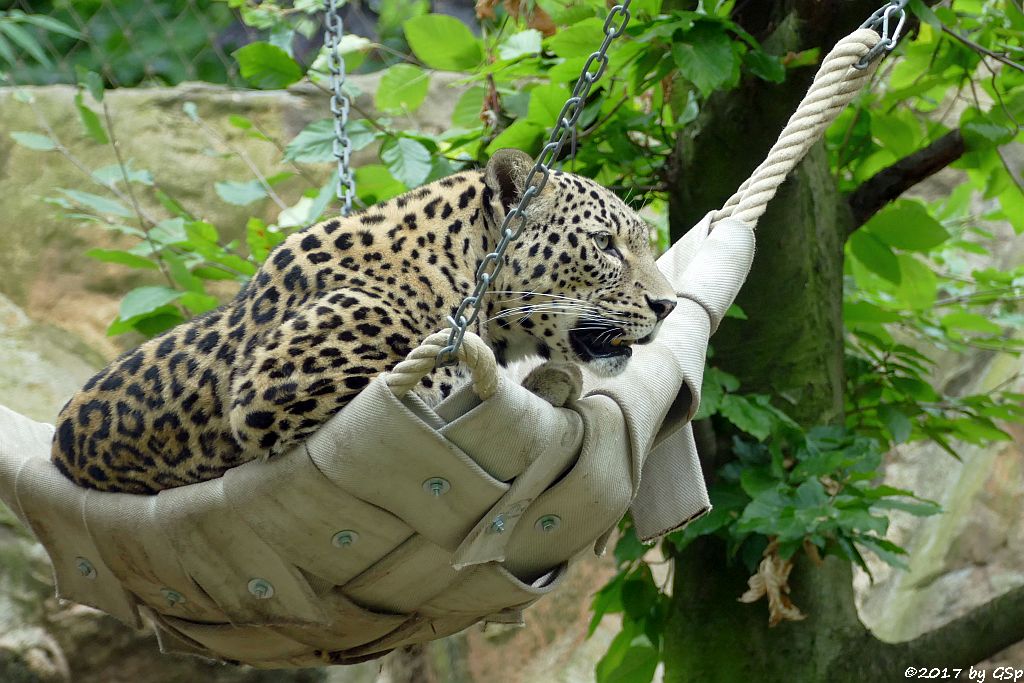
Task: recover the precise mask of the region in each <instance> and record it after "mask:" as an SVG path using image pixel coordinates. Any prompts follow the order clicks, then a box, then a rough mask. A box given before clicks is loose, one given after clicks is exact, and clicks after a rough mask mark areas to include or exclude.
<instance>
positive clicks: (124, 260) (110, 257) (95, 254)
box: [85, 249, 157, 270]
mask: <svg viewBox="0 0 1024 683" xmlns="http://www.w3.org/2000/svg"><path fill="white" fill-rule="evenodd" d="M85 255H86V256H88V257H89V258H94V259H96V260H97V261H106V262H107V263H120V264H123V265H126V266H130V267H131V268H144V269H146V270H156V268H157V265H156V264H155V263H153V262H152V261H150V260H149V259H148V258H144V257H142V256H137V255H135V254H133V253H131V252H128V251H121V250H120V249H90V250H89V251H87V252H85Z"/></svg>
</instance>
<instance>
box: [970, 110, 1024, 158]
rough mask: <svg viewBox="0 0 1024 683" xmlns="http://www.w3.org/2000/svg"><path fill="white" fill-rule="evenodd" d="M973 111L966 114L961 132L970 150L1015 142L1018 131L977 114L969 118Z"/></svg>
mask: <svg viewBox="0 0 1024 683" xmlns="http://www.w3.org/2000/svg"><path fill="white" fill-rule="evenodd" d="M971 113H972V112H971V111H968V112H966V113H965V116H964V119H965V120H963V121H962V122H961V124H960V132H961V133H963V136H964V143H965V144H966V145H967V148H968V149H970V150H977V149H984V148H986V147H992V146H999V145H1005V144H1006V143H1008V142H1010V141H1011V140H1013V138H1014V137H1015V136H1016V133H1017V131H1016V130H1015V129H1014V128H1008V127H1007V126H1005V125H1002V124H1000V123H998V122H996V121H993V120H991V119H989V118H987V117H985V116H984V115H983V114H975V115H974V116H972V117H971V118H967V116H968V115H969V114H971Z"/></svg>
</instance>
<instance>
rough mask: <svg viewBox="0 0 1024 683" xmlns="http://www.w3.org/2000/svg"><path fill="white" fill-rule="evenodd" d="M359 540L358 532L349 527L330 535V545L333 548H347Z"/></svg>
mask: <svg viewBox="0 0 1024 683" xmlns="http://www.w3.org/2000/svg"><path fill="white" fill-rule="evenodd" d="M358 540H359V534H358V533H357V532H355V531H352V530H351V529H345V530H344V531H339V532H338V533H336V534H334V536H332V537H331V545H333V546H334V547H335V548H347V547H348V546H350V545H352V544H353V543H355V542H356V541H358Z"/></svg>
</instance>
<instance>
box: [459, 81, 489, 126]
mask: <svg viewBox="0 0 1024 683" xmlns="http://www.w3.org/2000/svg"><path fill="white" fill-rule="evenodd" d="M486 95H487V88H484V87H482V86H479V85H476V86H473V87H472V88H469V89H468V90H466V92H464V93H462V96H461V97H459V101H458V102H456V103H455V111H453V112H452V125H453V126H455V127H456V128H470V129H472V128H477V127H479V126H480V125H481V124H482V123H483V119H482V118H481V117H482V116H483V111H484V97H485V96H486Z"/></svg>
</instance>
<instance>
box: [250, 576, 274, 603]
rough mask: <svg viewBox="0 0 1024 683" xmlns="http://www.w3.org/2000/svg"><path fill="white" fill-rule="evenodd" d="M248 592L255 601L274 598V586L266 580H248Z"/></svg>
mask: <svg viewBox="0 0 1024 683" xmlns="http://www.w3.org/2000/svg"><path fill="white" fill-rule="evenodd" d="M248 588H249V592H250V593H252V596H253V597H254V598H256V599H257V600H266V599H267V598H272V597H274V586H273V585H272V584H271V583H270V582H269V581H267V580H266V579H250V581H249V584H248Z"/></svg>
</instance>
